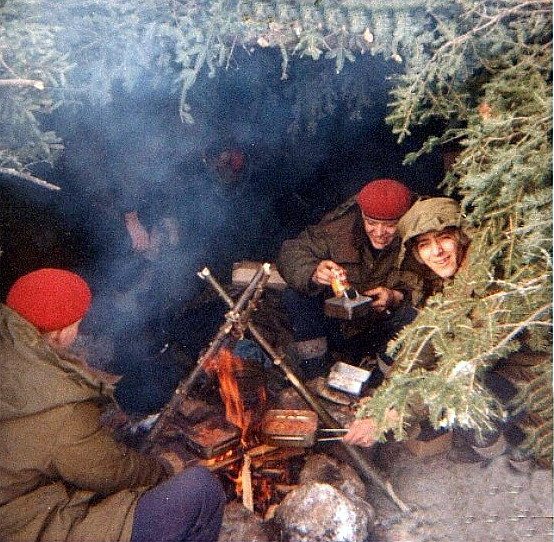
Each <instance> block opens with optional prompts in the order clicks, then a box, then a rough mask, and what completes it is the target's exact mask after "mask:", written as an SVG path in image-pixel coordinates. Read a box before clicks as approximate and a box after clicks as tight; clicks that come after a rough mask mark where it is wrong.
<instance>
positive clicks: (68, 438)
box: [52, 401, 171, 494]
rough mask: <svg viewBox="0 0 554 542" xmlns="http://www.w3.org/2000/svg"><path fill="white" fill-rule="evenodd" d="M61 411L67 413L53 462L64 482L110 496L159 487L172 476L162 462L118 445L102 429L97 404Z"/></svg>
mask: <svg viewBox="0 0 554 542" xmlns="http://www.w3.org/2000/svg"><path fill="white" fill-rule="evenodd" d="M61 408H63V409H64V410H65V413H64V415H63V416H62V417H61V418H62V419H61V423H60V427H59V432H58V437H57V440H56V443H55V445H54V452H53V457H52V462H53V467H54V469H55V471H56V472H57V473H58V474H59V476H60V477H61V478H62V479H63V480H65V481H67V482H69V483H70V484H72V485H74V486H76V487H79V488H81V489H85V490H89V491H96V492H99V493H103V494H110V493H115V492H116V491H120V490H122V489H129V488H134V487H141V486H149V485H156V484H157V483H158V482H160V481H162V480H164V479H165V478H167V477H168V475H169V474H170V473H171V470H168V468H167V466H166V465H164V463H163V462H162V461H160V460H158V459H156V458H155V457H149V456H146V455H141V454H139V453H138V452H137V451H135V450H133V449H131V448H129V447H127V446H125V445H124V444H122V443H119V442H117V441H116V440H115V439H114V438H113V436H112V434H111V433H110V431H109V430H108V429H106V428H105V427H102V426H101V424H100V408H99V407H98V405H96V404H95V403H94V402H92V401H90V402H83V403H77V404H75V405H71V407H67V406H66V407H61Z"/></svg>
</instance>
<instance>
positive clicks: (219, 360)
mask: <svg viewBox="0 0 554 542" xmlns="http://www.w3.org/2000/svg"><path fill="white" fill-rule="evenodd" d="M207 368H208V369H211V370H215V371H216V372H217V376H218V379H219V385H220V393H221V397H222V399H223V402H224V404H225V417H226V418H227V420H229V421H230V422H231V423H233V424H235V425H236V426H237V427H240V429H241V430H242V440H243V442H246V439H247V435H248V433H249V432H250V430H251V429H253V426H254V425H255V423H257V421H258V420H257V419H256V417H257V416H259V412H256V413H255V412H253V411H251V410H247V409H245V406H244V402H243V400H242V398H241V395H240V389H239V385H238V382H237V379H236V375H237V374H238V373H239V372H240V371H241V370H243V369H244V362H243V360H242V359H241V358H239V357H238V356H235V355H234V354H233V353H232V352H231V351H230V350H229V349H228V348H221V349H220V350H219V352H218V353H217V354H216V356H215V357H214V359H213V360H211V362H210V364H209V365H208V366H207ZM257 394H258V399H259V403H260V406H262V405H264V404H265V400H266V393H265V388H264V387H263V386H261V387H259V389H258V390H257ZM262 410H263V409H262V408H260V411H262Z"/></svg>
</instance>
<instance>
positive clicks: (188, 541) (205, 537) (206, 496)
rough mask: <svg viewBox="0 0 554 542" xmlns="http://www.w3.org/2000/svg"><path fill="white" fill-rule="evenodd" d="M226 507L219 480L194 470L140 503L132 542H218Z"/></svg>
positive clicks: (148, 494)
mask: <svg viewBox="0 0 554 542" xmlns="http://www.w3.org/2000/svg"><path fill="white" fill-rule="evenodd" d="M224 505H225V493H224V492H223V488H222V487H221V484H220V483H219V480H218V479H217V478H216V477H215V476H214V475H213V474H212V473H211V472H210V471H209V470H208V469H206V468H204V467H191V468H188V469H185V470H184V471H182V472H180V473H179V474H176V475H175V476H172V477H171V478H169V479H168V480H166V481H165V482H162V483H161V484H159V485H157V486H156V487H154V488H152V489H150V490H148V491H146V492H145V493H144V494H143V495H142V497H141V498H140V499H139V501H138V504H137V507H136V510H135V517H134V521H133V534H132V536H131V542H216V541H217V539H218V538H219V530H220V528H221V521H222V517H223V509H224Z"/></svg>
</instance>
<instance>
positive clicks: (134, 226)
mask: <svg viewBox="0 0 554 542" xmlns="http://www.w3.org/2000/svg"><path fill="white" fill-rule="evenodd" d="M125 226H126V228H127V232H128V233H129V236H130V237H131V243H132V246H133V250H137V251H138V252H144V251H146V250H148V249H149V248H150V234H149V233H148V232H147V231H146V228H145V227H144V226H143V225H142V224H141V223H140V220H139V219H138V216H137V213H136V212H134V211H133V212H131V213H125Z"/></svg>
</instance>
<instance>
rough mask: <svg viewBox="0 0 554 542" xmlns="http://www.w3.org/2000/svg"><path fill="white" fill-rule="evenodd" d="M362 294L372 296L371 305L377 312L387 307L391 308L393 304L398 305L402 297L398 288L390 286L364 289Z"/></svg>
mask: <svg viewBox="0 0 554 542" xmlns="http://www.w3.org/2000/svg"><path fill="white" fill-rule="evenodd" d="M364 295H367V296H372V297H373V298H374V299H373V303H372V304H371V306H372V307H373V308H374V309H375V310H376V311H377V312H383V311H385V310H387V309H391V308H393V307H394V306H396V305H398V304H399V303H400V302H401V301H402V299H404V294H403V293H402V292H400V291H398V290H391V289H390V288H385V287H384V286H378V287H377V288H373V289H371V290H366V291H365V292H364Z"/></svg>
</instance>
